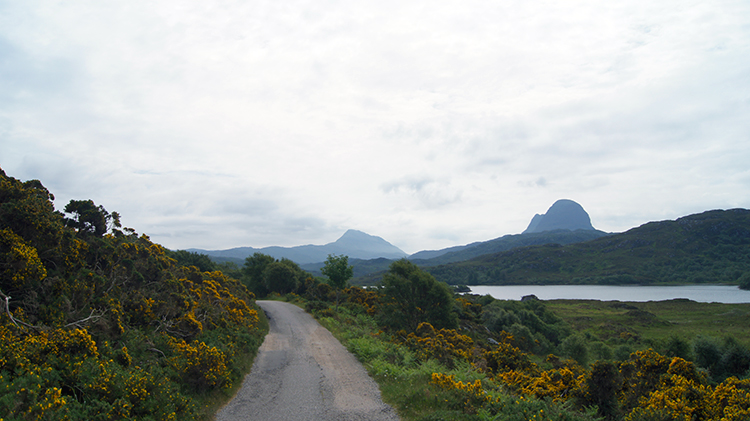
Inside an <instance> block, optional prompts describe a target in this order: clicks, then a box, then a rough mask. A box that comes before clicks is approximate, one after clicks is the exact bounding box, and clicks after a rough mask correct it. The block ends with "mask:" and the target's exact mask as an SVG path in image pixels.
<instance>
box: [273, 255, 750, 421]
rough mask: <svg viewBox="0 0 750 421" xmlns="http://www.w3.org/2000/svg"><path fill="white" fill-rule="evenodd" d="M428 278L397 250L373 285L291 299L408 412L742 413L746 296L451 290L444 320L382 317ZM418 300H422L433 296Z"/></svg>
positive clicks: (746, 386)
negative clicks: (723, 300)
mask: <svg viewBox="0 0 750 421" xmlns="http://www.w3.org/2000/svg"><path fill="white" fill-rule="evenodd" d="M394 279H395V280H396V281H397V282H393V280H394ZM387 282H388V284H387ZM433 283H435V284H441V283H440V282H437V281H435V280H434V278H432V277H430V276H429V275H428V274H426V273H425V272H424V271H423V270H421V269H419V268H418V267H416V266H415V265H413V264H412V263H410V262H408V261H401V262H396V263H394V264H392V266H391V268H390V270H389V273H388V274H387V275H386V276H385V277H384V280H383V284H382V285H381V286H379V287H376V288H370V289H362V288H359V287H349V288H347V289H345V290H344V291H343V293H344V294H343V298H342V304H341V306H340V307H339V309H338V311H333V309H332V306H333V298H332V297H333V295H332V294H329V295H328V298H326V297H325V296H323V295H320V294H318V295H317V296H312V295H310V292H313V291H315V290H316V289H315V288H311V289H308V293H307V294H302V295H301V296H300V295H296V294H290V295H287V298H288V299H290V300H293V301H295V302H298V303H300V304H301V305H304V306H305V307H306V308H307V309H308V311H311V312H312V313H313V314H314V315H315V316H316V317H317V318H318V319H319V320H320V321H321V323H323V324H324V325H325V326H326V327H328V328H329V329H330V330H331V331H332V332H333V333H334V335H336V336H337V337H338V338H339V339H340V340H341V341H342V343H344V345H345V346H346V347H347V348H348V349H349V350H350V351H351V352H352V353H354V354H355V355H356V356H357V357H358V358H359V359H360V361H362V363H363V364H364V365H365V367H366V368H367V369H368V371H369V372H370V374H371V375H372V376H373V378H374V379H375V380H376V381H377V382H378V383H379V384H380V388H381V392H382V394H383V398H384V400H386V402H388V403H389V404H391V405H392V406H394V407H395V408H396V410H397V411H398V413H399V415H400V416H401V418H402V419H404V420H506V419H507V420H539V419H542V420H594V419H600V420H618V421H619V420H625V421H646V420H686V421H688V420H691V421H692V420H716V421H719V420H721V421H730V420H732V421H739V420H746V419H748V417H750V372H749V371H748V370H749V369H750V358H749V357H750V351H748V345H750V344H748V343H747V341H748V340H747V326H748V321H749V320H748V319H747V318H748V317H750V305H737V304H733V305H729V304H728V305H721V304H716V303H713V304H702V303H695V302H690V301H687V300H673V301H666V302H661V303H618V302H609V303H601V302H596V301H572V300H568V301H563V300H560V301H550V302H545V301H539V300H533V299H532V300H528V301H523V302H519V301H499V300H495V299H493V298H492V297H489V296H471V295H469V296H459V295H452V294H451V295H450V296H449V299H450V300H449V304H450V307H451V310H450V313H451V314H452V315H453V316H454V317H456V321H457V323H456V324H454V325H452V326H450V327H448V326H438V325H436V324H433V321H435V319H431V318H430V314H428V313H427V312H422V313H416V314H415V315H411V316H409V318H410V320H411V321H410V323H402V324H390V323H389V322H390V321H391V320H392V319H391V318H389V317H388V315H389V314H390V313H392V312H393V311H394V307H393V306H392V305H391V304H390V303H391V302H392V300H394V299H395V298H396V297H398V295H391V294H392V291H391V292H389V288H395V289H397V290H402V291H408V293H409V294H413V295H415V296H419V295H420V294H421V295H422V296H423V297H427V296H428V295H427V294H425V291H428V290H430V288H432V287H433ZM389 285H390V286H389ZM404 295H406V293H404ZM438 296H440V295H436V297H438ZM440 297H441V296H440ZM423 300H424V301H423V302H422V303H421V305H420V306H419V307H420V308H422V307H424V308H429V307H430V305H431V304H435V302H432V301H431V300H430V299H423ZM434 300H435V301H437V302H441V303H442V301H441V300H442V298H434ZM402 311H403V310H402ZM680 315H681V316H680ZM399 318H401V319H407V317H404V316H400V317H399ZM436 320H438V321H439V320H442V319H441V318H437V319H436ZM693 321H694V322H693ZM415 323H416V325H415ZM436 323H437V322H436ZM730 328H731V329H730ZM717 333H721V334H722V336H720V337H715V336H713V335H716V334H717ZM735 336H736V338H735Z"/></svg>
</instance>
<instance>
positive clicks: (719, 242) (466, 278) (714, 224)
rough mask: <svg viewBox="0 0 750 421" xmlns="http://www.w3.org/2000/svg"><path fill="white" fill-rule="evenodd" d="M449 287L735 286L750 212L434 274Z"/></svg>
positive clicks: (540, 249)
mask: <svg viewBox="0 0 750 421" xmlns="http://www.w3.org/2000/svg"><path fill="white" fill-rule="evenodd" d="M427 270H428V271H429V272H430V273H432V274H433V275H434V276H435V277H436V278H438V279H440V280H442V281H445V282H448V283H450V284H473V285H478V284H485V285H508V284H655V283H702V282H714V283H715V282H723V283H736V282H737V280H738V278H739V277H740V276H741V275H742V274H743V273H744V272H747V271H750V211H748V210H746V209H732V210H714V211H707V212H703V213H700V214H695V215H689V216H686V217H683V218H679V219H677V220H675V221H661V222H650V223H647V224H645V225H642V226H640V227H637V228H633V229H631V230H629V231H627V232H624V233H621V234H613V235H610V236H606V237H602V238H599V239H595V240H592V241H588V242H583V243H577V244H570V245H567V246H561V245H558V244H548V245H542V246H530V247H522V248H516V249H513V250H509V251H506V252H501V253H494V254H489V255H483V256H479V257H476V258H474V259H471V260H467V261H463V262H457V263H451V264H446V265H441V266H437V267H430V268H427Z"/></svg>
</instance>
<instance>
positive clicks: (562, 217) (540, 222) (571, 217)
mask: <svg viewBox="0 0 750 421" xmlns="http://www.w3.org/2000/svg"><path fill="white" fill-rule="evenodd" d="M561 229H562V230H570V231H575V230H581V229H582V230H593V229H594V227H593V226H592V225H591V218H589V214H588V213H586V211H585V210H583V207H582V206H581V205H579V204H578V203H576V202H574V201H572V200H568V199H560V200H558V201H557V202H555V203H554V204H553V205H552V206H551V207H550V208H549V209H548V210H547V213H545V214H541V215H540V214H536V215H534V217H533V218H532V219H531V223H529V226H528V228H526V230H525V231H524V232H523V234H530V233H535V232H544V231H554V230H561Z"/></svg>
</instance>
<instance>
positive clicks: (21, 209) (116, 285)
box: [0, 170, 265, 420]
mask: <svg viewBox="0 0 750 421" xmlns="http://www.w3.org/2000/svg"><path fill="white" fill-rule="evenodd" d="M53 199H54V197H53V195H52V194H51V193H50V192H49V191H48V190H47V189H46V188H44V186H43V185H42V184H41V182H39V181H37V180H31V181H26V182H21V181H19V180H17V179H14V178H12V177H8V176H7V175H6V174H5V173H4V172H2V170H0V299H1V301H0V414H2V416H3V418H4V419H14V420H31V419H34V420H53V419H54V420H58V419H69V420H104V419H107V420H109V419H153V420H156V419H159V420H168V419H205V418H208V417H209V416H210V415H211V413H212V412H213V410H214V409H215V407H216V406H217V405H219V404H220V403H221V402H222V401H224V400H226V399H228V397H229V396H230V395H231V393H232V390H233V388H234V387H237V386H239V383H240V382H239V380H240V379H241V378H242V376H243V375H244V373H245V372H247V371H248V370H249V367H250V364H251V362H252V358H253V356H254V353H255V351H256V349H257V347H258V346H259V345H260V342H261V340H262V337H263V334H264V329H265V328H264V319H262V312H261V313H259V312H258V311H257V308H256V307H255V305H254V302H253V298H254V297H253V294H252V293H250V292H249V291H248V290H247V289H246V288H245V286H243V285H242V284H241V283H239V282H238V281H236V280H234V279H231V278H229V277H227V276H226V275H225V274H224V273H223V272H221V271H217V270H209V269H214V267H213V266H212V264H210V262H207V261H206V259H203V258H201V257H199V256H193V255H191V254H189V253H187V254H186V253H184V252H182V253H180V252H170V251H168V250H165V249H164V248H163V247H161V246H160V245H158V244H155V243H153V242H151V241H150V240H149V238H148V237H147V236H146V235H140V236H139V235H138V234H137V233H136V232H135V230H133V229H130V228H122V226H121V224H120V216H119V215H118V214H117V213H116V212H112V213H109V212H107V211H106V209H104V207H103V206H97V205H95V204H94V202H93V201H90V200H80V201H77V200H73V201H71V202H70V203H69V204H68V205H67V206H66V207H65V214H63V213H61V212H56V211H55V209H54V206H53V203H52V200H53ZM170 256H176V258H173V257H170ZM178 261H183V262H189V263H190V265H189V266H183V265H180V264H179V263H178Z"/></svg>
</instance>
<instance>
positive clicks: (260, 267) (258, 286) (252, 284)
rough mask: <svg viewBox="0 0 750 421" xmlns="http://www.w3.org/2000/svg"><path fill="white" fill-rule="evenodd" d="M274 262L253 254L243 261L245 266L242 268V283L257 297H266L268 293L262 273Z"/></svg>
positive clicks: (259, 254)
mask: <svg viewBox="0 0 750 421" xmlns="http://www.w3.org/2000/svg"><path fill="white" fill-rule="evenodd" d="M275 261H276V259H274V258H273V257H271V256H269V255H267V254H263V253H254V254H253V255H252V256H248V257H247V258H246V259H245V264H244V265H243V266H242V281H243V282H244V283H245V286H247V288H248V289H249V290H250V291H252V292H254V293H255V295H257V296H258V297H265V296H266V295H268V292H269V291H268V289H267V288H266V282H265V279H264V278H263V273H264V272H265V271H266V267H268V265H270V264H271V263H273V262H275Z"/></svg>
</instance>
